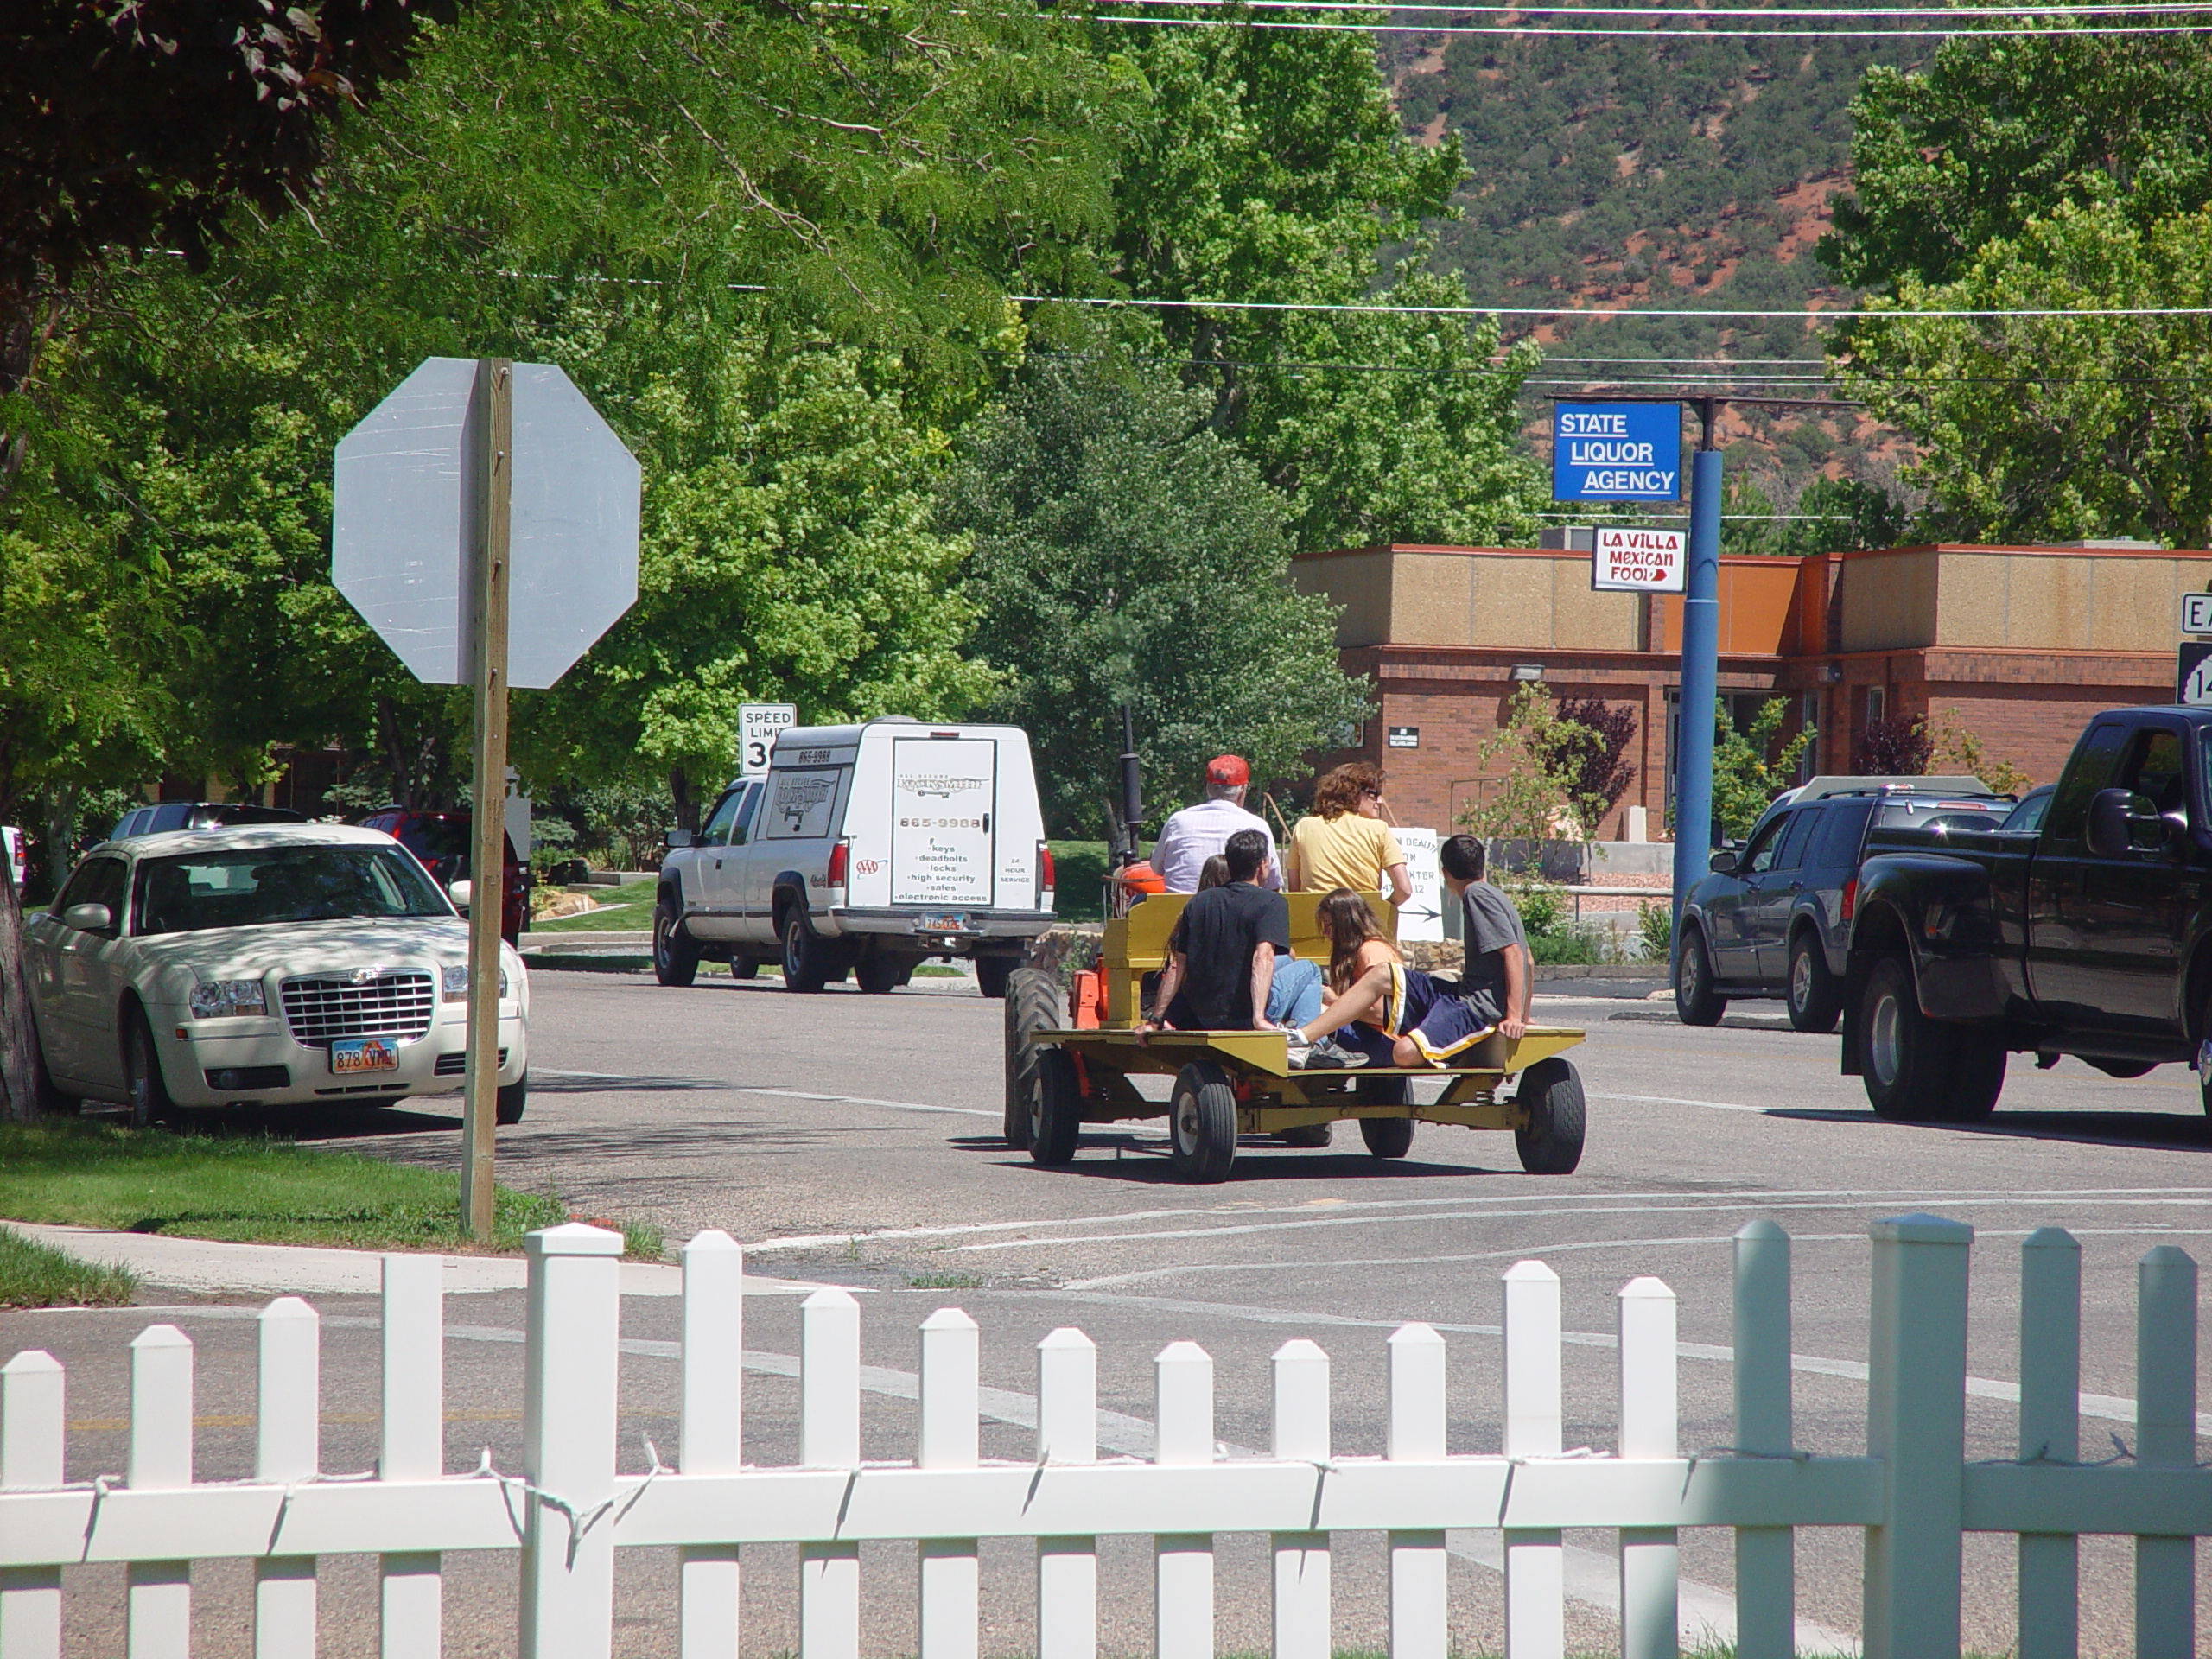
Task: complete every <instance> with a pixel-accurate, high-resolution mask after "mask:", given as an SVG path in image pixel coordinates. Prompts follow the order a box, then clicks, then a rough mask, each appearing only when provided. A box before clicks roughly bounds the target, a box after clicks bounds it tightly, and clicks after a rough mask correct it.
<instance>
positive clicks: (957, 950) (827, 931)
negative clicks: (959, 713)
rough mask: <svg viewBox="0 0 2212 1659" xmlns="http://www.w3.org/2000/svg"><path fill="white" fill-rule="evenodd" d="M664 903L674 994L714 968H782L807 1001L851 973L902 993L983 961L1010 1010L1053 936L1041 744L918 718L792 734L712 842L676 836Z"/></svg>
mask: <svg viewBox="0 0 2212 1659" xmlns="http://www.w3.org/2000/svg"><path fill="white" fill-rule="evenodd" d="M1050 926H1052V854H1051V853H1050V852H1049V851H1048V850H1046V846H1045V821H1044V816H1043V814H1042V813H1041V812H1040V811H1039V809H1038V805H1037V779H1036V775H1035V773H1034V772H1033V771H1032V770H1031V768H1030V764H1029V734H1027V732H1024V731H1022V730H1021V729H1020V728H1019V727H1014V726H930V725H925V724H924V723H923V722H921V721H916V720H910V719H907V718H906V717H905V716H903V715H892V716H887V717H886V718H884V719H881V720H872V721H868V722H866V723H865V724H863V725H859V726H794V727H790V728H786V729H785V730H784V731H782V732H781V733H779V734H778V735H777V738H776V747H775V748H774V750H773V751H772V753H771V754H770V756H769V760H768V772H767V775H766V777H765V778H761V777H755V778H741V779H738V780H737V781H736V782H734V783H733V784H732V785H730V786H729V787H728V789H726V790H724V791H722V793H721V796H720V797H719V798H717V799H716V800H715V804H714V808H713V810H711V811H710V812H709V814H708V815H707V818H706V821H705V824H704V827H702V829H700V831H699V833H698V834H697V835H696V836H693V835H690V834H689V833H688V832H686V831H683V830H680V829H679V830H671V831H670V832H669V836H668V853H667V855H666V857H665V858H664V860H663V861H662V864H661V870H660V891H659V893H658V903H657V904H656V905H655V906H654V909H653V969H654V972H655V973H656V974H657V975H658V976H659V979H660V982H661V983H662V984H664V985H689V984H690V982H691V981H692V977H693V976H695V975H696V973H697V972H698V968H699V963H700V962H701V960H702V958H712V959H714V960H716V961H727V962H728V963H729V964H730V971H731V972H732V973H733V974H735V975H736V976H738V977H739V978H741V979H744V978H750V977H751V976H752V975H753V972H754V971H755V970H756V969H758V968H759V966H760V963H764V962H776V961H780V962H781V963H782V964H783V970H784V983H785V987H786V988H789V989H791V990H794V991H818V990H820V989H821V988H823V986H824V985H827V984H833V983H836V982H842V980H843V979H844V977H845V976H846V975H847V974H848V973H852V974H855V975H856V976H858V978H859V981H860V985H861V989H862V990H867V991H889V990H895V989H896V988H898V987H899V986H901V985H904V984H905V983H906V982H907V981H908V980H909V979H911V978H912V976H913V972H914V969H915V968H916V967H918V965H919V964H920V963H922V962H924V961H925V960H926V959H927V958H929V957H946V958H950V957H972V958H974V960H975V963H976V982H977V983H978V984H979V985H980V986H981V987H982V992H983V995H986V996H1003V995H1005V994H1006V982H1007V976H1008V975H1009V974H1011V973H1012V972H1013V971H1014V968H1015V967H1016V965H1017V964H1019V963H1020V960H1021V957H1022V953H1023V951H1024V950H1025V949H1026V948H1027V944H1028V941H1030V940H1031V939H1033V938H1036V937H1037V936H1038V935H1039V934H1040V933H1042V932H1044V931H1045V930H1046V929H1047V928H1048V927H1050Z"/></svg>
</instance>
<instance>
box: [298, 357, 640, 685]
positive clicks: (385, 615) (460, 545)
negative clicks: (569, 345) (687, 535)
mask: <svg viewBox="0 0 2212 1659" xmlns="http://www.w3.org/2000/svg"><path fill="white" fill-rule="evenodd" d="M476 370H477V365H476V361H475V359H473V358H462V357H433V358H429V359H425V360H424V362H423V365H422V366H421V367H420V368H418V369H416V371H415V372H414V373H412V374H410V375H409V376H408V377H407V378H406V379H405V380H404V381H402V382H401V383H400V385H399V386H398V388H397V390H396V391H393V392H392V394H391V396H390V397H386V398H385V400H384V402H382V403H381V404H378V405H377V406H376V408H375V409H373V410H371V411H370V412H369V414H368V416H367V417H366V418H365V420H363V421H362V422H361V423H360V424H359V426H357V427H355V428H354V429H353V430H352V431H351V432H349V433H347V434H346V436H345V439H344V440H343V441H342V442H340V444H339V446H338V454H337V459H336V463H335V467H334V473H335V479H334V502H333V505H332V512H331V551H330V577H331V581H332V582H334V584H335V585H336V587H337V588H338V591H339V592H340V593H341V594H345V596H346V600H347V601H348V602H349V603H350V604H352V606H353V608H354V609H355V610H357V611H359V613H361V616H362V618H363V619H364V620H365V621H366V622H367V623H368V624H369V626H371V627H372V628H374V629H375V630H376V631H377V633H378V636H379V637H380V638H381V639H383V640H384V642H385V644H386V645H390V646H391V648H392V650H393V651H394V652H396V653H397V655H398V658H399V660H400V661H401V662H403V663H404V664H407V667H408V670H409V671H410V672H411V673H412V674H413V675H414V676H415V677H416V679H418V680H422V681H423V682H425V683H429V684H433V685H458V684H461V683H462V682H464V681H466V680H467V678H468V677H469V663H468V652H467V640H468V636H469V606H470V602H471V595H472V593H473V585H472V583H471V582H470V579H469V558H470V549H471V547H472V545H473V543H474V525H473V524H472V523H471V515H472V513H473V512H474V508H473V505H472V495H473V492H472V491H471V489H470V487H469V483H470V474H471V466H472V461H471V445H472V442H473V441H474V436H475V435H474V432H473V431H472V430H471V429H470V412H469V411H470V407H471V394H472V391H473V390H474V385H475V382H476ZM512 480H513V481H512V505H511V508H510V512H511V521H510V530H509V540H508V571H509V582H508V619H507V683H509V684H511V685H516V686H528V687H543V686H549V685H551V684H552V683H554V682H555V681H556V680H557V679H559V678H560V677H561V676H562V675H563V674H564V673H566V672H567V671H569V668H570V666H572V665H573V664H575V660H576V658H579V657H581V656H582V655H583V654H584V652H587V651H588V650H590V649H591V645H592V642H593V641H594V640H595V639H598V638H599V636H600V635H601V634H602V633H604V632H607V629H608V628H609V627H611V626H613V624H614V622H615V621H616V620H617V619H618V618H620V616H621V614H622V613H624V612H625V611H626V610H628V609H629V608H630V607H631V605H632V603H633V602H635V601H636V599H637V597H638V493H639V476H638V463H637V461H636V460H635V459H634V458H633V457H632V455H631V454H630V452H629V451H628V450H627V449H626V448H623V447H622V441H621V439H620V438H618V437H616V436H615V435H614V433H613V429H611V428H610V427H608V425H607V423H606V422H605V421H603V420H601V418H600V416H599V411H598V410H594V408H593V407H592V406H591V404H589V403H588V401H587V400H586V399H585V397H584V395H583V393H582V392H580V391H577V390H576V388H575V385H574V383H572V382H571V381H570V380H569V377H568V376H567V375H565V374H563V372H561V371H560V370H559V369H558V368H556V367H555V366H554V365H551V364H550V363H518V364H516V365H514V460H513V467H512Z"/></svg>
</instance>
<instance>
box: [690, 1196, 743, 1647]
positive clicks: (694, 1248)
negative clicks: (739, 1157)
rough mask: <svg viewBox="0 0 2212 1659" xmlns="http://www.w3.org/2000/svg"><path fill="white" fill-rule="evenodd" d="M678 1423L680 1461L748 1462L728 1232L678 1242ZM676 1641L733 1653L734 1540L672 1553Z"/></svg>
mask: <svg viewBox="0 0 2212 1659" xmlns="http://www.w3.org/2000/svg"><path fill="white" fill-rule="evenodd" d="M744 1376H745V1255H744V1252H743V1251H742V1250H741V1249H739V1248H738V1244H737V1241H736V1240H735V1239H734V1238H732V1237H731V1236H729V1235H728V1233H725V1232H721V1231H719V1230H709V1231H706V1232H702V1233H697V1234H695V1235H693V1236H692V1238H691V1241H690V1243H687V1244H686V1245H684V1247H683V1428H682V1431H681V1433H682V1436H683V1438H682V1440H681V1442H680V1444H679V1446H678V1449H677V1459H676V1460H677V1467H678V1468H680V1469H681V1470H683V1472H684V1473H685V1474H687V1475H734V1474H735V1473H737V1472H738V1471H740V1470H741V1469H742V1468H743V1467H744V1466H745V1457H744V1435H743V1424H744V1418H743V1414H742V1413H741V1405H742V1403H743V1398H744V1394H743V1384H744ZM676 1571H677V1631H678V1635H677V1643H678V1646H679V1649H680V1650H681V1652H682V1654H683V1659H737V1638H738V1586H739V1582H740V1580H739V1571H738V1556H737V1546H736V1545H735V1544H690V1545H687V1546H686V1547H685V1548H683V1549H681V1550H679V1551H677V1568H676Z"/></svg>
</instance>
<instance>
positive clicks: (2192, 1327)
mask: <svg viewBox="0 0 2212 1659" xmlns="http://www.w3.org/2000/svg"><path fill="white" fill-rule="evenodd" d="M2135 1277H2136V1293H2135V1433H2136V1442H2135V1461H2136V1462H2137V1464H2138V1465H2140V1466H2141V1467H2143V1468H2145V1469H2189V1468H2193V1467H2194V1466H2195V1465H2196V1262H2194V1261H2192V1260H2190V1256H2189V1254H2188V1252H2187V1251H2185V1250H2180V1249H2176V1248H2175V1247H2174V1246H2173V1245H2171V1244H2160V1245H2158V1247H2156V1248H2155V1249H2152V1250H2150V1251H2148V1252H2147V1253H2146V1254H2145V1255H2144V1257H2143V1259H2142V1261H2141V1262H2138V1263H2137V1264H2136V1268H2135ZM2135 1651H2136V1654H2137V1655H2138V1659H2191V1656H2193V1655H2194V1654H2195V1653H2196V1539H2195V1538H2193V1537H2180V1538H2138V1539H2137V1540H2136V1541H2135Z"/></svg>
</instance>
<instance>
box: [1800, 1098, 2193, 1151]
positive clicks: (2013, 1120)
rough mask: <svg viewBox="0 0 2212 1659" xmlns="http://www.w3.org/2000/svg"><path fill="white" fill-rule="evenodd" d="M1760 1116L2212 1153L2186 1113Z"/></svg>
mask: <svg viewBox="0 0 2212 1659" xmlns="http://www.w3.org/2000/svg"><path fill="white" fill-rule="evenodd" d="M1764 1116H1768V1117H1786V1118H1795V1119H1797V1120H1800V1121H1802V1122H1811V1123H1858V1124H1864V1125H1866V1126H1867V1127H1868V1128H1874V1127H1879V1128H1886V1129H1923V1130H1929V1131H1933V1132H1935V1133H1937V1134H1942V1135H1983V1136H1995V1137H1998V1138H2000V1139H2006V1140H2013V1141H2070V1142H2072V1143H2073V1144H2075V1145H2076V1146H2084V1147H2150V1148H2155V1149H2161V1150H2169V1151H2174V1152H2212V1117H2190V1116H2183V1114H2181V1113H2178V1112H2066V1111H2031V1112H2007V1111H1998V1112H1993V1113H1992V1114H1991V1115H1990V1116H1988V1117H1986V1118H1984V1119H1983V1120H1982V1121H1981V1122H1978V1123H1912V1122H1903V1121H1900V1120H1898V1119H1896V1118H1887V1117H1877V1116H1874V1114H1873V1112H1872V1111H1871V1110H1867V1111H1838V1110H1833V1109H1820V1108H1815V1107H1805V1106H1777V1107H1770V1108H1769V1109H1767V1110H1766V1112H1765V1113H1764Z"/></svg>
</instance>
